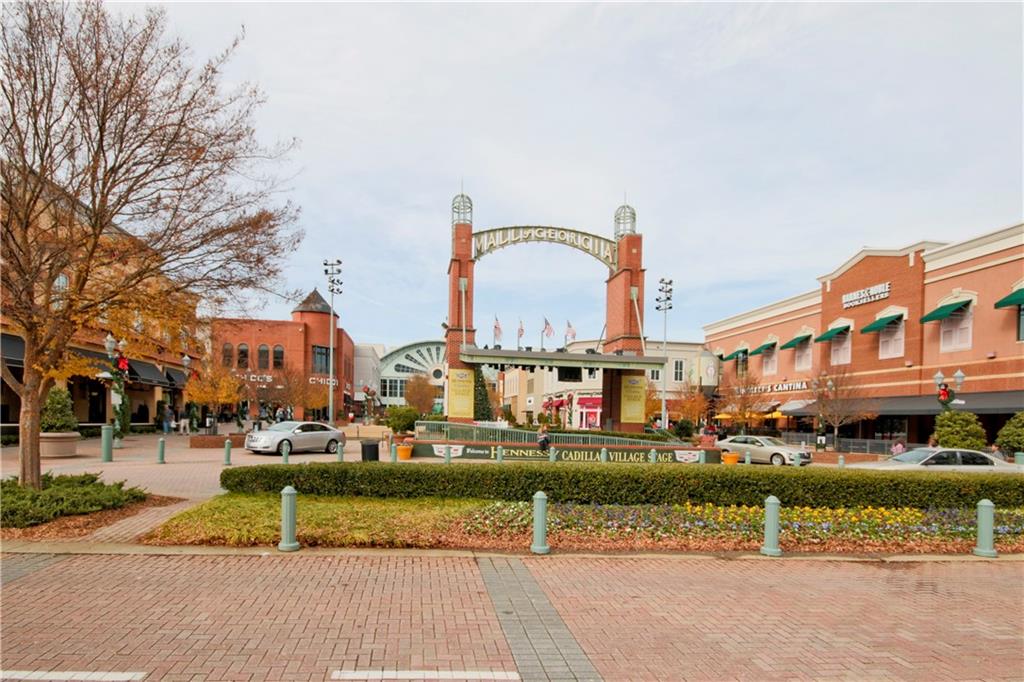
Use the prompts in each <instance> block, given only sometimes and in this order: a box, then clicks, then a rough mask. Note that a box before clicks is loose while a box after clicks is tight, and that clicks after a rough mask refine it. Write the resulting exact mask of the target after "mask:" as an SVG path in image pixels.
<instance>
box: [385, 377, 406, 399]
mask: <svg viewBox="0 0 1024 682" xmlns="http://www.w3.org/2000/svg"><path fill="white" fill-rule="evenodd" d="M380 395H381V397H382V398H404V397H405V379H381V380H380Z"/></svg>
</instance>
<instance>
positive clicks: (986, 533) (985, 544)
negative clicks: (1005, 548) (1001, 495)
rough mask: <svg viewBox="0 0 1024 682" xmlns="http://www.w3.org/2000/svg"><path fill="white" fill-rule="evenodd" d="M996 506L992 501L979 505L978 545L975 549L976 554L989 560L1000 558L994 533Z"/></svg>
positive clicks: (984, 501)
mask: <svg viewBox="0 0 1024 682" xmlns="http://www.w3.org/2000/svg"><path fill="white" fill-rule="evenodd" d="M995 513H996V506H995V505H994V504H992V500H982V501H981V502H979V503H978V544H977V545H976V546H975V548H974V554H975V555H977V556H983V557H986V558H989V559H995V558H996V557H997V556H999V554H998V552H996V547H995V541H994V531H993V529H992V527H993V526H994V525H995Z"/></svg>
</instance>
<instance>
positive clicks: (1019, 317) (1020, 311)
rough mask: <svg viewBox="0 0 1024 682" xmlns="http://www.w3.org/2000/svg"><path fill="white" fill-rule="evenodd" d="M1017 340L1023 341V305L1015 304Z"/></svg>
mask: <svg viewBox="0 0 1024 682" xmlns="http://www.w3.org/2000/svg"><path fill="white" fill-rule="evenodd" d="M1017 340H1018V341H1024V305H1019V306H1017Z"/></svg>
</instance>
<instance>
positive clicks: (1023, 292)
mask: <svg viewBox="0 0 1024 682" xmlns="http://www.w3.org/2000/svg"><path fill="white" fill-rule="evenodd" d="M1014 305H1024V289H1017V290H1016V291H1014V292H1011V293H1010V295H1009V296H1004V297H1002V298H1001V299H999V300H998V301H996V307H997V308H1009V307H1010V306H1014Z"/></svg>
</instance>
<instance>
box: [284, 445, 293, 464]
mask: <svg viewBox="0 0 1024 682" xmlns="http://www.w3.org/2000/svg"><path fill="white" fill-rule="evenodd" d="M290 454H292V442H291V441H290V440H286V441H284V442H283V443H281V462H282V463H284V464H287V463H288V455H290Z"/></svg>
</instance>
